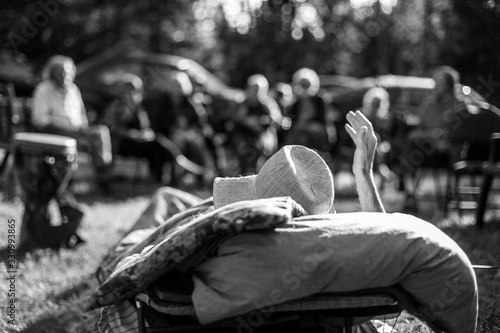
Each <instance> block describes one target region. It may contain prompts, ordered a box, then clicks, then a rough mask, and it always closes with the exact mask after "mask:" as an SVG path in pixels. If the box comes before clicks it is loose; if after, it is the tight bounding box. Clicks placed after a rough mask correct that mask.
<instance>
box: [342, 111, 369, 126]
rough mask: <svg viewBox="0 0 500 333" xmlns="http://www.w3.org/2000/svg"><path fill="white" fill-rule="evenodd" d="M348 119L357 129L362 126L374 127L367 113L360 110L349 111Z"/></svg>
mask: <svg viewBox="0 0 500 333" xmlns="http://www.w3.org/2000/svg"><path fill="white" fill-rule="evenodd" d="M347 121H348V122H349V124H350V125H351V126H352V127H353V128H354V129H355V130H356V131H357V130H359V129H360V128H361V127H362V126H366V127H367V128H368V129H372V128H373V127H372V124H371V122H370V121H369V120H368V118H366V117H365V115H364V114H363V113H361V111H359V110H357V111H356V112H353V111H349V112H348V113H347Z"/></svg>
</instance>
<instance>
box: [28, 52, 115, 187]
mask: <svg viewBox="0 0 500 333" xmlns="http://www.w3.org/2000/svg"><path fill="white" fill-rule="evenodd" d="M75 74H76V66H75V63H74V62H73V60H72V59H71V58H69V57H67V56H62V55H56V56H53V57H52V58H50V59H49V61H48V62H47V65H46V66H45V69H44V73H43V77H44V80H43V81H42V82H41V83H39V84H38V85H37V87H36V88H35V91H34V93H33V114H32V122H33V126H34V127H35V128H36V129H37V130H38V131H40V132H42V133H49V134H56V135H63V136H68V137H72V138H74V139H76V141H77V146H78V150H79V151H86V152H89V153H90V155H91V156H92V162H93V165H94V168H95V169H96V172H97V180H98V182H99V185H100V186H101V187H102V188H106V187H107V186H108V182H109V180H110V177H109V176H110V174H109V171H110V167H111V164H112V151H111V139H110V133H109V129H108V128H107V127H106V126H103V125H93V126H89V121H88V118H87V113H86V111H85V107H84V103H83V100H82V96H81V94H80V90H79V89H78V87H77V86H76V85H75V84H74V82H73V81H74V78H75Z"/></svg>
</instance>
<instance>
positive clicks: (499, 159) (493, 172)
mask: <svg viewBox="0 0 500 333" xmlns="http://www.w3.org/2000/svg"><path fill="white" fill-rule="evenodd" d="M481 173H482V174H483V175H484V180H483V184H482V186H481V192H480V195H479V200H478V207H477V211H476V222H477V225H478V227H480V228H481V227H483V226H484V213H485V212H486V208H487V207H488V195H489V194H490V192H491V187H492V184H493V179H494V178H495V176H500V133H493V134H492V135H491V145H490V156H489V158H488V162H487V163H484V164H483V167H482V170H481Z"/></svg>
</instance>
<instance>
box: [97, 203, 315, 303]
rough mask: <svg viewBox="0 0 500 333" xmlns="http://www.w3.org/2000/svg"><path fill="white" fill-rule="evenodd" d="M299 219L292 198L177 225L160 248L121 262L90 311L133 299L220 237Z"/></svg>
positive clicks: (240, 207) (239, 207)
mask: <svg viewBox="0 0 500 333" xmlns="http://www.w3.org/2000/svg"><path fill="white" fill-rule="evenodd" d="M300 215H305V212H304V210H303V208H302V207H300V206H299V205H298V204H297V203H296V202H295V201H293V200H292V199H291V198H289V197H280V198H271V199H260V200H252V201H241V202H237V203H234V204H231V205H228V206H225V207H221V208H219V209H216V210H214V211H212V212H209V213H207V214H203V215H200V216H197V217H195V218H194V219H193V220H191V221H190V222H188V223H185V224H182V225H180V226H179V225H176V226H175V227H174V228H172V229H170V230H169V231H168V232H166V233H165V234H164V236H163V238H162V240H161V241H159V242H158V243H157V244H154V245H150V246H148V247H145V248H144V250H143V251H142V252H141V253H140V254H133V255H131V256H128V257H126V258H125V259H124V260H122V262H120V263H119V264H118V267H117V269H115V271H114V272H113V273H112V274H111V276H110V277H109V278H108V279H107V280H106V281H105V282H104V283H103V284H102V285H101V286H100V287H99V288H98V289H97V291H96V292H94V294H93V295H92V296H91V299H90V303H89V305H88V307H87V308H88V309H95V308H99V307H102V306H105V305H110V304H115V303H117V302H120V301H122V300H125V299H129V298H131V297H132V296H134V295H136V294H137V293H138V292H140V291H142V290H143V289H144V288H146V287H147V286H149V285H150V284H151V283H152V282H154V281H155V280H156V279H157V278H159V277H160V276H161V275H163V274H165V273H166V272H169V271H170V270H172V269H174V268H176V267H178V266H179V264H181V263H182V261H183V260H184V259H186V258H187V257H188V256H189V255H191V254H193V253H194V252H195V251H196V249H197V248H199V247H200V246H201V245H202V244H206V243H207V242H209V241H211V240H213V239H215V238H216V237H217V236H218V235H221V234H232V233H239V232H241V231H243V230H259V229H272V228H274V227H276V226H278V225H280V224H282V223H285V222H287V221H290V220H291V219H292V217H294V216H300Z"/></svg>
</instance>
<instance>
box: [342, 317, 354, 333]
mask: <svg viewBox="0 0 500 333" xmlns="http://www.w3.org/2000/svg"><path fill="white" fill-rule="evenodd" d="M344 332H345V333H352V317H344Z"/></svg>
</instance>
